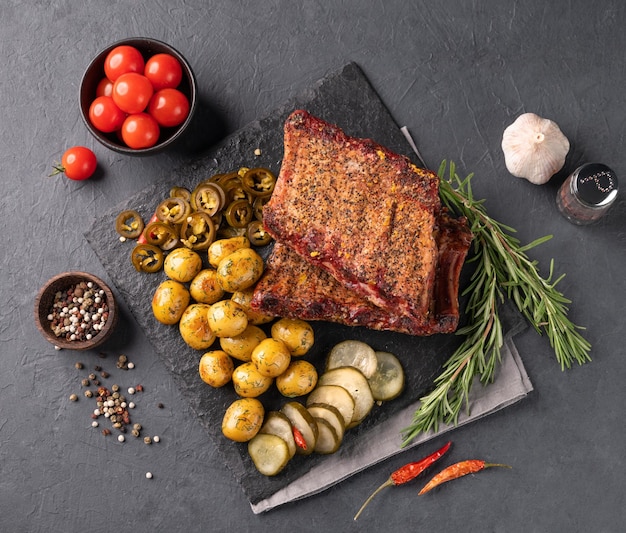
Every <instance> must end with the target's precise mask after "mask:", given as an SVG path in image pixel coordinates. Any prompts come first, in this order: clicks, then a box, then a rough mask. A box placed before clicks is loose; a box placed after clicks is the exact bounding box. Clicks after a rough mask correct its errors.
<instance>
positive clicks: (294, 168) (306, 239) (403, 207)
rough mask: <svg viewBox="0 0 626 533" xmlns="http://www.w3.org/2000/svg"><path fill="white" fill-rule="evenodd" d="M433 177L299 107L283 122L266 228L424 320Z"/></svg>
mask: <svg viewBox="0 0 626 533" xmlns="http://www.w3.org/2000/svg"><path fill="white" fill-rule="evenodd" d="M438 185H439V178H438V177H437V175H436V174H434V173H432V172H430V171H426V170H422V169H419V168H417V167H416V166H415V165H414V164H413V163H411V162H410V160H409V159H408V158H406V157H404V156H401V155H398V154H395V153H393V152H391V151H390V150H388V149H387V148H385V147H383V146H381V145H379V144H377V143H375V142H374V141H371V140H368V139H357V138H353V137H349V136H347V135H346V134H345V133H344V132H343V131H342V130H341V129H340V128H339V127H337V126H335V125H332V124H329V123H327V122H325V121H323V120H320V119H318V118H316V117H314V116H312V115H310V114H309V113H307V112H306V111H302V110H299V111H295V112H293V113H292V114H291V115H290V116H289V118H288V119H287V121H286V123H285V130H284V157H283V162H282V166H281V170H280V174H279V177H278V181H277V184H276V188H275V189H274V192H273V194H272V198H271V199H270V201H269V202H268V204H267V205H266V206H265V208H264V212H263V217H264V223H265V226H266V229H267V231H268V232H269V233H270V234H271V235H272V236H273V237H274V239H275V240H277V241H281V242H283V243H285V244H287V245H288V246H289V247H290V248H292V249H293V250H294V251H296V252H297V253H298V254H300V255H301V256H302V257H303V258H305V259H306V260H307V261H309V262H311V263H312V264H314V265H316V266H318V267H320V268H322V269H323V270H325V271H327V272H328V273H329V274H331V275H332V276H333V277H334V278H335V279H337V280H338V281H339V282H340V283H341V284H342V285H344V286H345V287H346V288H348V289H350V290H352V291H353V292H354V293H355V294H357V295H359V296H361V297H362V298H365V299H367V300H368V301H370V302H371V303H373V304H374V305H376V306H377V307H380V308H381V309H385V310H387V311H388V312H393V313H396V314H400V315H405V316H407V317H411V318H412V319H413V320H414V321H416V323H418V324H421V326H423V327H427V326H428V323H429V315H430V306H431V301H432V296H433V291H434V285H435V273H436V267H437V256H438V252H437V244H436V242H435V235H434V231H435V226H436V216H437V214H438V212H439V210H440V201H439V190H438Z"/></svg>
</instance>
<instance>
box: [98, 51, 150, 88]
mask: <svg viewBox="0 0 626 533" xmlns="http://www.w3.org/2000/svg"><path fill="white" fill-rule="evenodd" d="M144 68H145V61H144V58H143V56H142V55H141V52H140V51H139V50H137V49H136V48H135V47H134V46H128V45H121V46H116V47H115V48H113V50H111V51H110V52H109V54H108V55H107V57H106V59H105V60H104V74H105V76H106V77H107V78H109V79H110V80H111V81H113V82H114V81H115V80H117V78H119V77H120V76H121V75H122V74H126V73H127V72H138V73H140V74H141V73H142V72H143V69H144Z"/></svg>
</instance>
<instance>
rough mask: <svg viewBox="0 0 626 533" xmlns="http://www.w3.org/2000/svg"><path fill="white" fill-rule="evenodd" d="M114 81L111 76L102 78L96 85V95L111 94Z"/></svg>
mask: <svg viewBox="0 0 626 533" xmlns="http://www.w3.org/2000/svg"><path fill="white" fill-rule="evenodd" d="M112 92H113V82H112V81H111V80H110V79H109V78H102V79H101V80H100V83H98V86H97V87H96V96H111V93H112Z"/></svg>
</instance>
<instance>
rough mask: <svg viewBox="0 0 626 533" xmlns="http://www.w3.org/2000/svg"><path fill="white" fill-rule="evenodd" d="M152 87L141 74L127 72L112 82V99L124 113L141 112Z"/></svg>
mask: <svg viewBox="0 0 626 533" xmlns="http://www.w3.org/2000/svg"><path fill="white" fill-rule="evenodd" d="M153 93H154V89H153V88H152V84H151V83H150V80H149V79H148V78H146V77H145V76H144V75H143V74H137V73H136V72H127V73H126V74H122V75H121V76H120V77H119V78H117V80H115V83H114V84H113V93H112V95H111V96H112V97H113V101H114V102H115V103H116V104H117V107H119V108H120V109H121V110H122V111H126V113H131V114H132V113H141V112H142V111H144V110H145V109H146V107H147V106H148V103H149V102H150V98H152V94H153Z"/></svg>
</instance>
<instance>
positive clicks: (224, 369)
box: [198, 350, 235, 388]
mask: <svg viewBox="0 0 626 533" xmlns="http://www.w3.org/2000/svg"><path fill="white" fill-rule="evenodd" d="M233 370H235V364H234V363H233V360H232V359H231V358H230V356H229V355H228V354H227V353H226V352H225V351H223V350H212V351H210V352H206V353H205V354H203V355H202V357H201V358H200V363H199V364H198V373H199V374H200V379H202V381H204V382H205V383H206V384H207V385H211V387H215V388H219V387H223V386H224V385H226V384H227V383H228V382H229V381H230V380H231V379H232V377H233Z"/></svg>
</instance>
